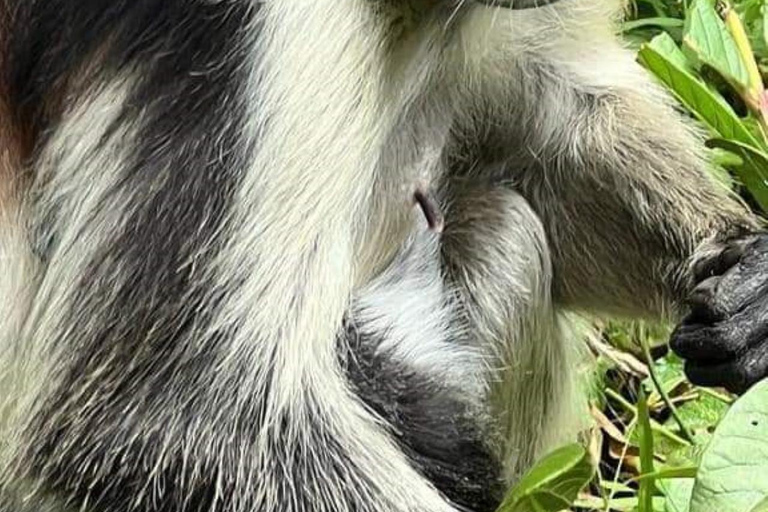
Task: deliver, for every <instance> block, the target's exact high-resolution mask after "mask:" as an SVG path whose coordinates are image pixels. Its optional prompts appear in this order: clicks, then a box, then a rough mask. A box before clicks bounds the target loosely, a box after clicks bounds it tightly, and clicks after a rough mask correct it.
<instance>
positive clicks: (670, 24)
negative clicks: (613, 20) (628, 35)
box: [621, 17, 684, 32]
mask: <svg viewBox="0 0 768 512" xmlns="http://www.w3.org/2000/svg"><path fill="white" fill-rule="evenodd" d="M683 24H684V22H683V20H681V19H678V18H666V17H664V18H661V17H655V18H641V19H639V20H632V21H626V22H624V23H623V24H622V26H621V30H622V31H623V32H629V31H630V30H635V29H638V28H645V27H660V28H666V29H670V28H681V27H682V26H683Z"/></svg>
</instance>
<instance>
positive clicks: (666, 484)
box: [658, 478, 694, 512]
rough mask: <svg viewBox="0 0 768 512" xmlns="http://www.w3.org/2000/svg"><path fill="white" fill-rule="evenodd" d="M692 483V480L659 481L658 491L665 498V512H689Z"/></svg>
mask: <svg viewBox="0 0 768 512" xmlns="http://www.w3.org/2000/svg"><path fill="white" fill-rule="evenodd" d="M693 483H694V480H693V478H675V479H672V480H659V482H658V486H659V489H661V492H663V493H664V496H665V497H666V500H665V509H664V510H665V512H689V510H690V508H691V494H692V493H693Z"/></svg>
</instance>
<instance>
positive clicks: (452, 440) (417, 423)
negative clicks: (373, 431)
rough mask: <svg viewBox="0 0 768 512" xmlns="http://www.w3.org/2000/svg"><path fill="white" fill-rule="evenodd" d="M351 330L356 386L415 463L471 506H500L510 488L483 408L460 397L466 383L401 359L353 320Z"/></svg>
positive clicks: (479, 510) (348, 362)
mask: <svg viewBox="0 0 768 512" xmlns="http://www.w3.org/2000/svg"><path fill="white" fill-rule="evenodd" d="M346 333H347V336H346V339H344V340H342V341H343V343H342V355H343V354H344V347H345V346H346V347H347V350H348V353H347V355H346V357H344V358H343V362H344V365H345V367H346V372H347V376H348V378H349V380H350V382H351V383H352V386H353V388H354V389H355V390H356V392H357V394H358V395H359V396H360V398H361V399H362V400H363V401H364V402H365V403H366V404H367V405H368V406H369V407H370V408H371V409H372V410H373V411H374V412H376V414H377V415H379V416H380V417H382V418H383V419H384V420H385V421H386V423H387V425H388V426H389V427H390V429H391V432H392V434H393V436H394V437H395V439H397V441H398V442H399V444H400V446H401V448H402V449H403V451H404V452H405V453H406V454H407V455H408V457H409V458H410V460H411V462H412V463H413V465H414V466H415V467H416V468H418V469H419V471H420V472H421V473H422V474H423V475H424V476H425V477H427V478H428V479H429V480H430V481H431V482H432V483H434V485H435V486H436V487H437V488H438V489H439V490H440V491H441V492H442V493H443V494H445V496H447V497H448V498H449V499H450V500H451V501H452V502H454V503H456V504H458V505H460V506H463V507H466V510H468V511H473V512H486V511H488V512H491V511H494V510H496V508H498V505H499V503H500V501H501V498H502V494H503V491H504V486H503V483H502V480H501V466H500V464H499V461H498V460H497V459H496V458H495V457H494V456H493V455H492V454H491V453H490V451H489V449H488V445H487V442H488V435H487V434H488V433H487V432H485V431H484V429H482V428H481V427H480V426H479V423H480V422H479V419H478V413H477V411H475V410H472V409H471V408H470V406H469V405H468V403H467V402H466V401H465V400H462V399H461V397H460V393H461V391H460V390H459V389H458V386H459V385H460V384H461V383H443V382H437V381H436V380H435V379H434V378H430V377H429V376H426V375H422V374H419V373H417V372H415V371H413V370H411V369H409V368H407V367H406V366H405V365H404V364H402V363H398V362H397V361H396V360H395V359H394V358H392V357H391V354H388V353H386V352H383V351H378V350H377V347H378V345H379V344H380V342H381V340H380V339H375V337H374V338H372V337H371V335H369V334H366V333H364V332H361V330H360V329H357V328H356V327H355V326H354V323H353V322H348V325H347V328H346ZM380 335H381V336H383V335H384V333H381V334H380ZM452 384H453V385H452Z"/></svg>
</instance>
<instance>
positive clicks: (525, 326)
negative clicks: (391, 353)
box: [443, 182, 585, 480]
mask: <svg viewBox="0 0 768 512" xmlns="http://www.w3.org/2000/svg"><path fill="white" fill-rule="evenodd" d="M465 185H466V184H462V183H460V182H455V183H453V184H452V185H451V187H450V188H451V189H452V190H451V194H452V195H453V200H452V201H451V209H450V210H449V211H448V213H447V215H446V218H447V224H446V229H445V235H444V250H443V257H444V264H445V267H446V271H447V273H448V276H449V278H450V280H451V281H452V282H453V284H454V285H456V286H457V289H458V291H459V294H460V298H461V301H462V304H463V306H464V307H465V308H466V311H467V314H468V318H469V322H470V330H471V334H472V335H473V337H474V341H475V343H477V345H478V346H480V347H482V348H483V349H484V350H485V351H487V352H486V353H487V357H488V360H489V367H490V368H489V370H490V371H489V374H488V385H489V388H488V392H489V394H488V406H489V407H490V410H491V414H492V415H493V417H494V421H495V426H496V427H497V428H498V430H497V431H496V434H497V437H496V441H497V443H498V444H497V450H498V454H499V456H500V457H501V458H502V460H503V461H504V466H505V477H506V478H507V480H514V479H515V478H516V477H518V476H519V474H520V472H521V471H522V470H524V469H525V468H526V467H527V466H528V465H530V463H531V462H532V461H533V460H534V459H535V458H536V457H537V456H540V455H541V454H542V451H545V450H547V449H549V448H551V446H552V445H553V444H554V443H556V442H558V441H561V440H563V439H564V438H567V437H572V436H573V434H574V432H575V431H576V430H577V429H578V427H579V425H580V424H581V422H579V421H578V418H577V416H576V414H575V412H576V411H577V410H579V409H580V408H581V409H582V410H583V406H584V405H585V403H584V401H583V400H579V399H578V391H579V389H578V385H577V380H578V377H577V376H576V375H575V371H576V369H577V367H578V366H579V365H578V360H579V357H578V354H576V353H575V348H576V347H577V346H578V345H577V344H576V343H572V340H571V339H570V338H571V337H572V336H571V334H572V332H571V325H570V323H569V322H568V320H567V319H566V318H564V317H563V316H561V314H559V313H558V311H557V310H556V308H555V307H554V304H553V301H552V296H551V282H552V265H551V257H550V251H549V247H548V242H547V240H546V233H545V231H544V227H543V225H542V224H541V222H540V220H539V218H538V216H537V214H536V213H535V212H534V211H533V210H532V209H531V207H530V205H529V204H528V203H527V202H526V201H525V199H523V198H522V197H521V196H520V195H519V194H517V193H516V192H514V191H512V190H507V189H503V188H501V187H494V188H492V189H490V188H489V189H482V188H477V187H476V186H472V187H466V186H465Z"/></svg>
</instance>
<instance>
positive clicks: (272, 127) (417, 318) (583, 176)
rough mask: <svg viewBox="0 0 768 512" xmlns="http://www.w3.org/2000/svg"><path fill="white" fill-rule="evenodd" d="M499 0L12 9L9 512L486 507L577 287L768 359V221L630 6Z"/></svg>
mask: <svg viewBox="0 0 768 512" xmlns="http://www.w3.org/2000/svg"><path fill="white" fill-rule="evenodd" d="M484 3H488V2H475V1H471V0H112V1H109V2H105V1H101V0H1V1H0V6H1V7H0V9H1V10H0V16H2V18H0V23H1V25H0V26H1V27H2V29H1V30H0V45H1V46H0V66H2V72H1V73H0V80H1V82H0V266H1V268H0V511H2V512H69V511H84V512H129V511H136V512H187V511H189V512H214V511H216V512H256V511H259V512H310V511H311V512H315V511H317V512H374V511H376V512H406V511H413V512H416V511H418V512H426V511H429V512H437V511H443V512H449V511H458V510H468V511H477V512H479V511H489V510H493V509H494V507H495V506H496V504H497V503H498V501H499V499H500V494H501V492H502V490H503V488H504V486H505V485H506V484H507V483H508V482H510V481H512V480H514V479H515V477H516V476H517V475H519V473H520V471H521V470H523V469H524V468H525V467H526V466H527V465H529V464H530V463H531V461H532V460H533V459H534V458H535V457H536V456H538V455H540V454H542V452H544V451H546V450H547V449H549V448H551V447H552V445H553V444H554V443H557V442H559V441H561V440H563V439H565V438H568V437H570V436H571V435H572V434H573V430H574V429H575V428H577V426H578V422H577V421H575V420H574V418H576V417H577V416H578V410H579V408H580V407H579V406H580V404H581V401H580V400H579V393H578V386H577V385H575V384H574V382H575V381H576V377H575V367H576V364H575V361H577V359H576V357H577V356H576V355H574V351H575V349H574V347H575V346H576V345H577V342H576V341H577V340H576V339H575V338H576V336H575V335H574V333H573V330H572V328H571V325H570V323H569V320H568V316H567V315H565V312H566V311H570V310H584V311H597V312H608V313H616V314H622V315H634V316H645V317H660V316H662V315H666V316H669V317H675V316H676V315H679V314H681V313H682V312H683V311H684V308H685V305H686V301H687V299H688V298H689V296H690V297H691V303H692V304H693V308H692V312H691V313H690V315H689V316H688V317H687V318H686V320H685V321H684V322H683V324H682V325H681V326H680V327H679V328H678V330H677V331H676V334H675V336H674V340H673V347H674V348H675V349H676V350H678V351H679V352H680V353H682V354H683V355H685V356H686V357H688V358H689V359H690V362H689V372H690V373H691V375H692V376H693V377H695V378H696V379H697V380H699V381H701V382H704V383H707V384H725V385H728V386H729V387H731V388H733V389H739V390H740V389H744V388H746V387H747V386H748V385H749V384H751V383H752V382H754V381H755V380H757V379H759V378H760V377H762V376H763V375H765V374H766V373H767V369H768V344H766V342H765V341H766V339H767V337H766V330H768V327H766V326H768V322H767V321H766V320H768V318H766V317H768V305H767V304H765V301H766V300H768V299H766V297H767V296H768V294H766V293H764V291H765V288H766V279H767V276H768V268H766V267H768V260H766V258H765V257H764V256H763V255H764V253H765V252H766V251H768V248H766V245H767V244H768V242H766V240H765V239H764V238H763V237H762V236H761V235H754V234H752V233H754V232H755V229H756V228H757V227H758V224H757V221H756V220H755V219H754V218H753V217H752V216H751V215H750V214H749V212H748V211H747V209H746V208H745V207H744V206H743V205H742V204H741V203H740V202H739V201H737V200H735V199H734V198H733V197H731V196H730V195H729V194H728V192H726V191H724V190H722V189H721V188H719V187H718V186H717V185H716V184H715V183H714V182H713V181H712V180H711V179H710V178H709V177H708V174H707V170H706V164H705V161H704V159H703V157H702V154H701V152H700V150H699V147H700V144H699V141H698V139H697V137H696V135H695V133H694V132H693V131H692V130H691V129H690V128H689V127H688V126H686V124H685V123H684V122H683V121H682V120H681V119H680V118H679V117H678V115H677V114H676V113H675V112H674V110H673V108H672V107H671V106H670V102H669V100H668V98H667V97H666V96H665V95H664V94H663V93H661V92H660V91H659V89H658V88H657V87H656V86H654V85H653V84H652V82H651V81H650V79H649V78H648V77H647V76H646V75H645V74H644V73H643V71H642V70H640V69H639V68H638V66H637V65H636V64H635V63H634V60H633V55H632V54H631V52H628V51H626V50H624V49H623V48H622V46H621V44H620V42H619V41H618V39H617V38H616V36H615V34H614V21H615V20H617V19H618V17H619V15H620V10H621V6H620V5H619V3H618V0H561V1H560V2H557V3H554V4H552V5H547V6H540V7H538V8H535V9H526V10H517V9H512V8H509V7H510V6H509V5H507V6H506V7H499V6H494V5H484ZM490 3H491V4H493V2H490ZM534 3H535V2H528V3H527V4H526V3H524V2H516V3H513V4H512V6H511V7H531V5H528V4H534ZM414 202H415V203H416V205H414ZM441 214H442V215H443V216H444V222H445V229H444V231H443V233H442V234H439V233H438V231H440V229H439V228H440V225H441ZM425 219H426V220H425ZM692 290H693V295H689V294H690V292H691V291H692Z"/></svg>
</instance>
